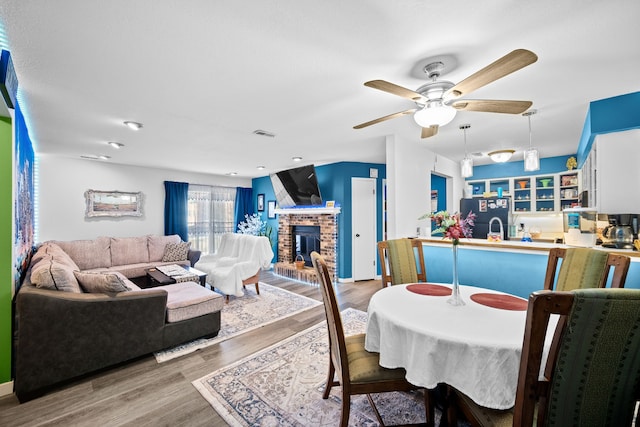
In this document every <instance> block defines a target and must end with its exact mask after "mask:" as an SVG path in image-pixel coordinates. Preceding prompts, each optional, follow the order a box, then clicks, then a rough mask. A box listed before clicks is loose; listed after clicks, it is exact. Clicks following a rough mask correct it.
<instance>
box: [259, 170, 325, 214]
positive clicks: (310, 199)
mask: <svg viewBox="0 0 640 427" xmlns="http://www.w3.org/2000/svg"><path fill="white" fill-rule="evenodd" d="M269 177H270V178H271V185H273V191H274V192H275V194H276V200H277V201H278V205H279V206H280V207H281V208H292V207H296V206H322V196H321V195H320V188H319V187H318V179H317V177H316V169H315V167H314V166H313V165H308V166H301V167H299V168H294V169H288V170H284V171H280V172H276V173H272V174H271V175H269Z"/></svg>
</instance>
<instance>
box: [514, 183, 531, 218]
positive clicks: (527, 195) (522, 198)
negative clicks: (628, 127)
mask: <svg viewBox="0 0 640 427" xmlns="http://www.w3.org/2000/svg"><path fill="white" fill-rule="evenodd" d="M513 184H514V185H513V208H512V209H513V212H531V208H532V205H531V178H513Z"/></svg>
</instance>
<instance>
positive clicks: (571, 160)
mask: <svg viewBox="0 0 640 427" xmlns="http://www.w3.org/2000/svg"><path fill="white" fill-rule="evenodd" d="M577 166H578V161H577V160H576V158H575V157H573V156H571V157H569V158H568V159H567V169H569V170H573V169H574V168H575V167H577Z"/></svg>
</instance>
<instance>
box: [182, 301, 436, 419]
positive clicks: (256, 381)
mask: <svg viewBox="0 0 640 427" xmlns="http://www.w3.org/2000/svg"><path fill="white" fill-rule="evenodd" d="M342 320H343V323H344V328H345V334H346V335H352V334H356V333H360V332H364V330H365V327H366V322H367V314H366V313H364V312H362V311H359V310H355V309H347V310H345V311H343V312H342ZM328 367H329V345H328V340H327V326H326V322H322V323H319V324H317V325H315V326H312V327H311V328H309V329H306V330H304V331H302V332H300V333H298V334H296V335H294V336H292V337H290V338H288V339H286V340H283V341H280V342H278V343H277V344H275V345H273V346H271V347H268V348H266V349H264V350H261V351H259V352H257V353H254V354H253V355H251V356H248V357H247V358H245V359H243V360H240V361H238V362H235V363H234V364H232V365H230V366H227V367H224V368H222V369H219V370H217V371H215V372H213V373H211V374H209V375H206V376H204V377H202V378H200V379H198V380H196V381H194V382H193V385H194V386H195V387H196V388H197V389H198V391H199V392H200V393H201V394H202V396H203V397H204V398H205V399H206V400H207V401H208V402H209V403H210V404H211V406H213V408H214V409H215V410H216V411H217V412H218V413H219V414H220V416H221V417H222V418H223V419H224V420H225V421H226V422H227V423H228V424H229V425H230V426H336V425H339V421H340V406H341V393H342V392H341V388H340V387H334V388H333V389H332V391H331V395H330V396H329V399H327V400H324V399H322V392H323V390H324V384H325V380H326V375H327V370H328ZM373 399H374V401H375V402H376V406H377V408H378V410H379V411H380V413H381V415H382V417H383V420H384V421H385V424H408V423H418V422H424V421H425V415H424V404H423V402H424V400H423V399H424V398H423V395H422V393H421V392H419V391H417V392H411V393H400V392H393V393H381V394H376V395H373ZM436 416H437V417H438V419H439V413H436ZM377 424H378V423H377V421H376V418H375V415H374V413H373V410H372V409H371V406H370V405H369V402H368V401H367V398H366V396H354V397H352V399H351V412H350V418H349V425H350V426H375V425H377Z"/></svg>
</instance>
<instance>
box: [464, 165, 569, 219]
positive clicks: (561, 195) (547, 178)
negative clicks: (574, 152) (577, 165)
mask: <svg viewBox="0 0 640 427" xmlns="http://www.w3.org/2000/svg"><path fill="white" fill-rule="evenodd" d="M465 184H468V185H471V186H472V196H473V197H484V196H485V195H489V197H497V192H498V188H499V187H500V188H502V195H503V197H510V198H511V200H512V201H511V202H510V203H511V205H512V206H511V211H512V213H553V212H560V211H562V209H565V208H567V207H572V206H576V205H577V204H578V203H579V201H580V200H579V194H580V187H579V184H580V176H579V172H578V171H575V170H573V171H565V172H559V173H552V174H544V175H529V176H516V177H507V178H491V179H482V180H475V181H474V180H469V181H466V182H465Z"/></svg>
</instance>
